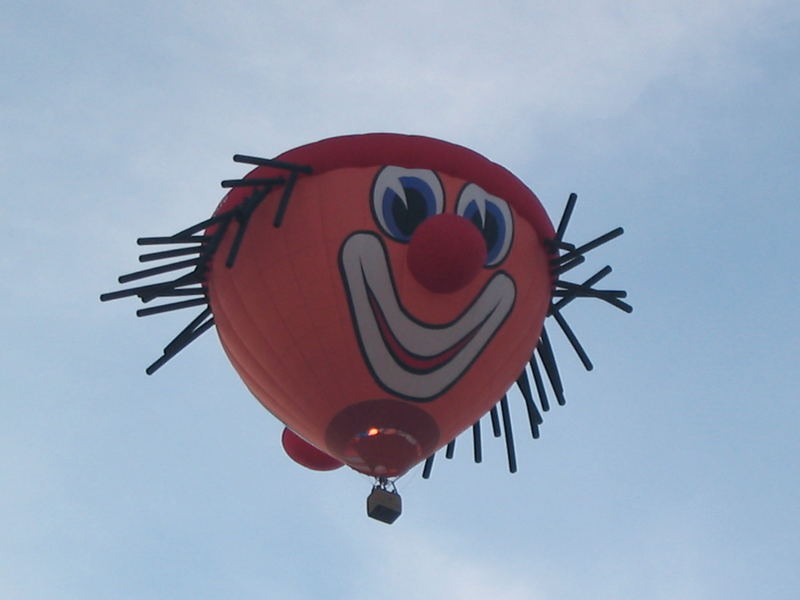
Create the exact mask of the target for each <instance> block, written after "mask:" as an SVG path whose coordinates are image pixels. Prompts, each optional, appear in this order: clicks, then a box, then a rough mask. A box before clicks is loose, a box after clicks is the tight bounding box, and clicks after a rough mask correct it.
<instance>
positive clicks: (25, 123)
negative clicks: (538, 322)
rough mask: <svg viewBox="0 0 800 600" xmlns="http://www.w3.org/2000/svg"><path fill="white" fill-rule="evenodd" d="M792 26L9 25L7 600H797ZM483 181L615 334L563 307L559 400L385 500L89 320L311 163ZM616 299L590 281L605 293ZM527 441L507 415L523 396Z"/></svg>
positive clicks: (697, 18)
mask: <svg viewBox="0 0 800 600" xmlns="http://www.w3.org/2000/svg"><path fill="white" fill-rule="evenodd" d="M798 58H800V8H798V5H797V4H796V3H794V2H790V1H777V0H776V1H764V2H754V1H751V2H737V1H727V2H722V1H705V2H701V3H698V2H680V1H653V2H648V3H621V2H603V1H601V2H528V3H522V2H496V3H490V4H487V3H485V2H472V1H465V2H447V1H441V2H435V1H429V2H425V3H422V2H413V1H412V2H407V3H403V4H402V5H401V4H399V3H383V2H371V3H366V2H355V1H354V2H351V3H348V4H347V7H346V8H345V7H344V5H343V3H338V2H322V1H321V2H313V3H312V2H293V3H276V2H250V1H245V0H242V1H232V2H227V3H225V4H224V6H223V5H221V4H220V5H215V4H211V3H197V2H194V3H190V2H174V3H168V4H167V5H166V6H165V5H163V3H156V2H148V1H143V2H138V3H121V2H82V1H75V2H71V3H62V4H60V5H54V4H53V3H45V2H35V1H33V2H24V3H22V2H13V1H12V4H11V6H10V7H7V8H4V10H3V13H2V15H0V65H1V66H2V73H3V80H4V83H5V85H3V86H2V89H1V90H0V123H1V124H2V136H0V174H2V178H3V181H4V184H5V185H4V188H5V198H6V200H5V201H4V202H2V203H0V217H2V220H3V222H4V223H5V232H4V235H3V236H2V242H0V243H2V245H3V252H2V253H0V286H2V292H3V306H4V309H5V310H3V311H2V316H0V319H2V321H1V322H2V331H3V340H4V342H5V343H3V344H2V345H0V353H1V354H0V356H2V364H3V368H2V369H0V377H1V378H2V379H0V386H1V387H2V390H3V392H4V393H3V401H2V404H0V411H1V412H0V485H2V494H0V531H2V535H1V536H0V596H2V597H3V598H11V599H14V600H32V599H45V598H47V599H51V598H59V599H62V598H63V599H73V598H74V599H78V598H81V599H83V598H109V599H123V598H137V599H139V598H170V599H176V598H193V599H203V598H221V597H226V598H241V599H249V598H286V599H292V600H293V599H298V600H305V599H310V598H323V597H324V598H354V599H359V598H368V597H374V596H375V595H376V594H380V595H381V596H382V597H385V598H388V599H399V598H421V597H428V596H440V597H441V596H445V597H453V598H463V599H466V600H472V599H483V598H492V599H499V600H504V599H509V600H517V599H535V600H539V599H542V600H549V599H555V598H558V599H560V600H563V599H584V598H597V599H612V598H613V599H620V598H649V599H662V598H663V599H682V600H683V599H693V598H698V599H699V598H702V599H709V598H725V599H726V600H730V599H739V598H741V599H750V598H755V597H768V598H771V599H784V598H786V599H789V598H795V597H796V590H797V589H798V587H800V575H798V570H797V564H798V562H800V542H798V540H800V522H799V517H798V508H797V507H798V506H800V484H799V483H798V479H799V478H798V467H797V460H798V459H797V457H798V455H800V442H799V441H798V434H797V427H798V421H800V411H799V410H798V407H797V397H798V394H797V388H798V383H799V381H798V379H800V377H799V376H798V369H797V367H796V364H795V363H796V360H795V351H796V347H797V343H798V339H800V325H799V324H798V319H797V316H796V314H795V310H796V305H797V300H796V299H797V297H798V293H799V292H800V286H799V285H798V281H799V279H798V276H797V266H796V265H797V262H796V257H795V253H796V252H797V250H798V233H797V230H798V225H800V219H799V218H798V217H799V216H800V209H799V208H798V206H799V205H798V189H799V188H800V185H798V184H800V169H798V163H800V142H799V141H798V139H800V138H798V131H799V130H800V117H798V114H799V113H798V109H797V107H798V106H800V72H798V69H797V64H798ZM367 131H398V132H406V133H420V134H424V135H430V136H434V137H441V138H443V139H447V140H450V141H454V142H457V143H461V144H464V145H467V146H470V147H472V148H474V149H476V150H478V151H479V152H481V153H483V154H485V155H486V156H488V157H490V158H491V159H493V160H496V161H498V162H500V163H501V164H504V165H505V166H507V167H509V168H510V169H512V170H513V171H514V172H515V173H516V174H517V175H518V176H519V177H520V178H522V179H523V180H524V181H525V182H526V183H527V184H528V185H529V186H531V187H532V189H534V191H535V192H536V193H537V194H538V195H539V197H540V198H541V199H542V201H543V203H544V205H545V207H546V208H547V209H548V211H549V212H550V214H551V216H552V217H553V218H554V219H556V218H557V216H558V215H559V214H560V211H561V208H562V206H563V204H564V201H565V200H566V197H567V195H568V194H569V193H570V192H572V191H575V192H577V193H578V194H579V204H578V207H577V209H576V213H575V215H574V218H573V220H572V223H571V226H570V228H571V233H572V235H573V236H574V237H575V238H576V239H589V238H591V237H594V236H595V235H598V234H600V233H604V232H605V231H607V230H609V229H611V228H613V227H615V226H617V225H622V226H624V227H625V229H626V234H625V235H624V236H623V237H622V238H620V239H619V240H617V241H615V242H614V243H612V244H610V245H608V246H606V247H604V248H603V249H601V250H598V251H597V255H596V256H594V257H592V260H591V261H589V262H590V263H591V265H590V266H588V267H587V271H586V272H587V276H588V274H590V273H591V272H593V271H589V269H591V268H592V267H595V270H596V269H598V268H600V267H601V266H603V265H604V264H611V265H613V266H614V268H615V272H614V274H613V275H612V276H610V277H609V280H608V281H609V282H611V281H612V280H613V283H614V287H623V288H626V289H627V290H628V291H629V298H630V301H631V302H632V303H633V304H634V305H635V307H636V310H635V312H634V313H633V314H632V315H624V314H622V313H620V312H618V311H615V310H613V309H611V308H609V307H607V306H599V305H594V304H592V303H591V302H588V303H579V302H575V303H573V305H572V306H571V307H570V309H569V312H568V316H569V318H570V322H571V324H572V325H573V327H574V328H575V330H576V331H577V332H578V333H579V335H580V337H581V340H582V341H583V342H584V345H585V346H586V348H587V350H588V352H589V354H590V356H591V357H592V358H593V360H594V362H595V366H596V368H595V371H593V372H592V373H586V372H584V371H583V370H582V368H581V366H580V364H579V362H578V360H577V359H576V358H575V357H574V355H573V354H572V353H571V351H570V349H569V348H568V347H567V345H566V343H564V342H563V340H561V339H560V338H559V339H558V344H559V345H558V347H557V352H558V355H559V357H560V365H561V369H562V375H563V377H564V380H565V385H566V388H567V394H568V405H567V406H566V407H564V408H557V409H554V410H553V411H551V412H550V413H549V414H548V415H547V418H546V422H545V424H544V426H543V428H542V438H541V439H540V440H537V441H532V440H530V439H526V438H525V436H523V435H522V431H521V427H519V426H518V429H520V432H519V434H518V444H517V451H518V459H519V463H520V471H519V472H518V473H517V474H516V475H513V476H511V475H509V474H508V473H507V472H506V470H505V464H504V461H505V456H504V449H503V447H502V444H501V442H500V441H498V440H493V439H488V440H485V448H484V454H485V461H484V463H483V464H481V465H474V464H472V462H471V460H470V459H471V457H470V456H469V453H468V452H465V451H464V450H463V448H462V449H461V452H457V453H456V457H455V458H454V459H453V460H452V461H445V460H443V459H442V458H441V457H440V458H439V460H437V463H436V466H435V469H434V475H433V477H432V479H431V480H429V481H424V480H422V479H420V477H419V472H418V470H415V471H414V472H412V473H410V474H409V475H407V476H406V477H405V478H404V479H403V480H401V483H400V489H401V491H402V493H403V497H404V500H405V506H406V509H405V514H404V515H403V516H402V518H401V519H400V520H399V521H398V522H397V523H396V524H395V525H393V526H391V527H387V526H385V525H383V524H381V523H378V522H374V521H371V520H369V519H367V518H366V516H365V515H364V507H363V504H364V498H365V496H366V494H367V492H368V490H369V482H368V480H366V479H365V478H363V477H362V476H360V475H357V474H356V473H353V472H345V471H344V470H342V471H337V472H333V473H325V474H318V473H313V472H310V471H306V470H304V469H301V468H299V467H296V466H295V465H294V464H293V463H291V462H290V461H289V459H287V458H286V457H285V456H284V455H283V453H282V451H281V449H280V442H279V434H280V431H281V425H280V424H279V423H277V422H276V421H275V419H274V418H272V417H271V416H270V415H269V414H268V413H267V412H266V411H265V410H264V409H263V408H262V407H261V406H260V405H259V404H258V403H257V402H256V401H255V400H254V399H253V398H252V397H250V395H249V393H248V392H247V391H246V389H245V388H244V386H243V385H242V384H241V382H240V381H239V380H238V378H237V376H236V375H235V373H234V372H233V370H232V368H231V367H230V366H229V365H228V363H227V361H226V360H225V358H224V356H223V353H222V351H221V349H220V347H219V344H218V342H217V340H216V338H215V335H214V334H208V335H206V336H205V337H204V338H203V339H202V340H201V341H199V342H197V343H196V344H194V345H193V346H192V347H190V348H189V349H188V350H187V351H185V352H184V353H183V354H182V355H181V356H179V357H178V358H177V359H176V360H174V361H172V362H171V363H170V364H169V365H168V366H167V367H166V368H164V369H163V370H162V371H160V372H159V373H158V374H157V375H155V376H153V377H147V376H145V375H144V372H143V370H144V367H145V366H146V365H147V364H149V362H150V361H151V360H153V359H154V358H155V357H156V355H157V353H158V350H159V348H160V347H161V346H162V345H163V343H164V342H165V341H168V339H169V337H170V334H171V333H172V332H174V331H175V330H176V328H177V327H178V326H179V325H180V324H182V323H183V321H184V320H185V318H184V317H183V316H182V315H177V316H174V317H173V316H171V315H164V316H161V317H151V318H149V319H137V318H136V317H135V316H134V314H133V313H134V310H135V305H134V303H133V302H130V303H125V302H117V303H111V304H100V303H99V301H98V299H97V298H98V295H99V293H100V292H103V291H107V290H109V289H114V287H115V280H116V276H117V275H119V274H120V273H123V272H127V271H131V270H134V269H135V268H136V262H135V257H136V255H137V248H136V246H135V238H136V237H138V236H141V235H159V234H164V233H169V232H172V231H176V230H178V229H180V228H181V227H183V226H185V225H188V224H190V223H193V222H196V221H198V220H201V219H202V218H204V217H205V216H206V215H208V214H210V212H211V211H212V210H213V208H214V207H215V206H216V203H217V202H218V200H219V198H220V197H221V190H220V188H219V181H220V180H222V179H228V178H232V177H236V176H238V175H240V174H242V173H243V171H242V169H241V168H240V167H239V166H237V165H235V164H233V163H232V162H231V160H230V158H231V155H233V154H234V153H237V152H239V153H249V154H256V155H263V156H271V155H275V154H278V153H280V152H282V151H284V150H286V149H288V148H291V147H294V146H296V145H299V144H302V143H306V142H310V141H314V140H316V139H320V138H324V137H327V136H330V135H338V134H345V133H358V132H367ZM610 287H611V286H610ZM514 400H515V402H514V407H513V410H514V411H518V412H517V414H516V416H517V418H516V419H515V420H516V421H517V423H522V419H523V418H524V417H523V415H522V412H521V405H520V403H519V401H518V400H519V399H518V398H514Z"/></svg>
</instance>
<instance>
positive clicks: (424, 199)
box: [372, 166, 444, 242]
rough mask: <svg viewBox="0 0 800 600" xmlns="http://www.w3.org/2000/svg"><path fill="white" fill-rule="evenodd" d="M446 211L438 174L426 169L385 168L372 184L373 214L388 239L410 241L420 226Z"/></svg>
mask: <svg viewBox="0 0 800 600" xmlns="http://www.w3.org/2000/svg"><path fill="white" fill-rule="evenodd" d="M443 209H444V192H443V191H442V184H441V182H440V181H439V178H438V177H437V176H436V173H434V172H433V171H427V170H425V169H404V168H402V167H394V166H388V167H383V168H382V169H381V170H380V171H379V172H378V175H377V177H375V183H374V184H373V185H372V212H373V214H374V215H375V220H376V221H377V222H378V224H379V225H380V226H381V229H383V231H385V232H386V233H387V234H388V235H389V236H391V237H393V238H394V239H396V240H398V241H400V242H407V241H408V240H410V239H411V234H413V233H414V230H415V229H416V228H417V226H418V225H419V224H420V223H422V222H423V221H424V220H425V219H427V218H428V217H430V216H432V215H436V214H439V213H441V212H442V210H443Z"/></svg>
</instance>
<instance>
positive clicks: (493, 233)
mask: <svg viewBox="0 0 800 600" xmlns="http://www.w3.org/2000/svg"><path fill="white" fill-rule="evenodd" d="M485 216H486V221H481V213H479V212H478V211H475V213H474V214H473V215H472V218H471V219H470V220H471V221H472V222H473V223H475V227H477V228H478V230H479V231H480V232H481V235H482V236H483V239H484V240H485V241H486V252H491V251H492V248H494V247H495V244H497V238H498V236H499V235H500V233H499V231H500V230H499V227H498V223H497V218H496V217H495V216H494V215H493V214H492V213H490V212H489V211H488V210H487V211H486V213H485Z"/></svg>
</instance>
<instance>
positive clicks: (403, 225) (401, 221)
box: [392, 188, 428, 237]
mask: <svg viewBox="0 0 800 600" xmlns="http://www.w3.org/2000/svg"><path fill="white" fill-rule="evenodd" d="M403 191H404V192H405V194H406V203H405V204H403V200H402V199H401V198H400V197H399V196H398V195H397V194H395V196H394V200H393V201H392V217H394V222H395V224H396V225H397V228H398V229H399V230H400V232H401V233H402V234H403V235H404V236H405V237H411V234H412V233H414V230H415V229H416V228H417V226H418V225H419V224H420V223H422V222H423V221H424V220H425V218H426V217H427V216H428V204H427V202H425V197H424V196H423V195H422V194H421V193H420V192H419V191H417V190H415V189H412V188H403Z"/></svg>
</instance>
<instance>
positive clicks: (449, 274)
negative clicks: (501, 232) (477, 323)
mask: <svg viewBox="0 0 800 600" xmlns="http://www.w3.org/2000/svg"><path fill="white" fill-rule="evenodd" d="M484 262H486V243H485V242H484V240H483V236H482V235H481V233H480V231H478V228H477V227H475V225H474V224H473V223H471V222H470V221H468V220H467V219H465V218H464V217H460V216H458V215H454V214H452V213H446V214H442V215H436V216H434V217H430V218H429V219H426V220H425V221H423V222H422V223H421V224H420V226H419V227H417V229H416V230H415V231H414V235H413V237H412V238H411V243H410V244H409V248H408V268H409V270H410V271H411V274H412V275H414V278H415V279H416V280H417V281H418V282H419V283H420V284H421V285H422V286H424V287H425V288H427V289H428V290H430V291H431V292H435V293H437V294H449V293H452V292H455V291H458V290H460V289H461V288H463V287H464V286H466V285H467V284H469V283H470V282H471V281H472V280H473V279H475V276H476V275H477V274H478V273H479V272H480V270H481V267H482V266H483V263H484Z"/></svg>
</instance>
